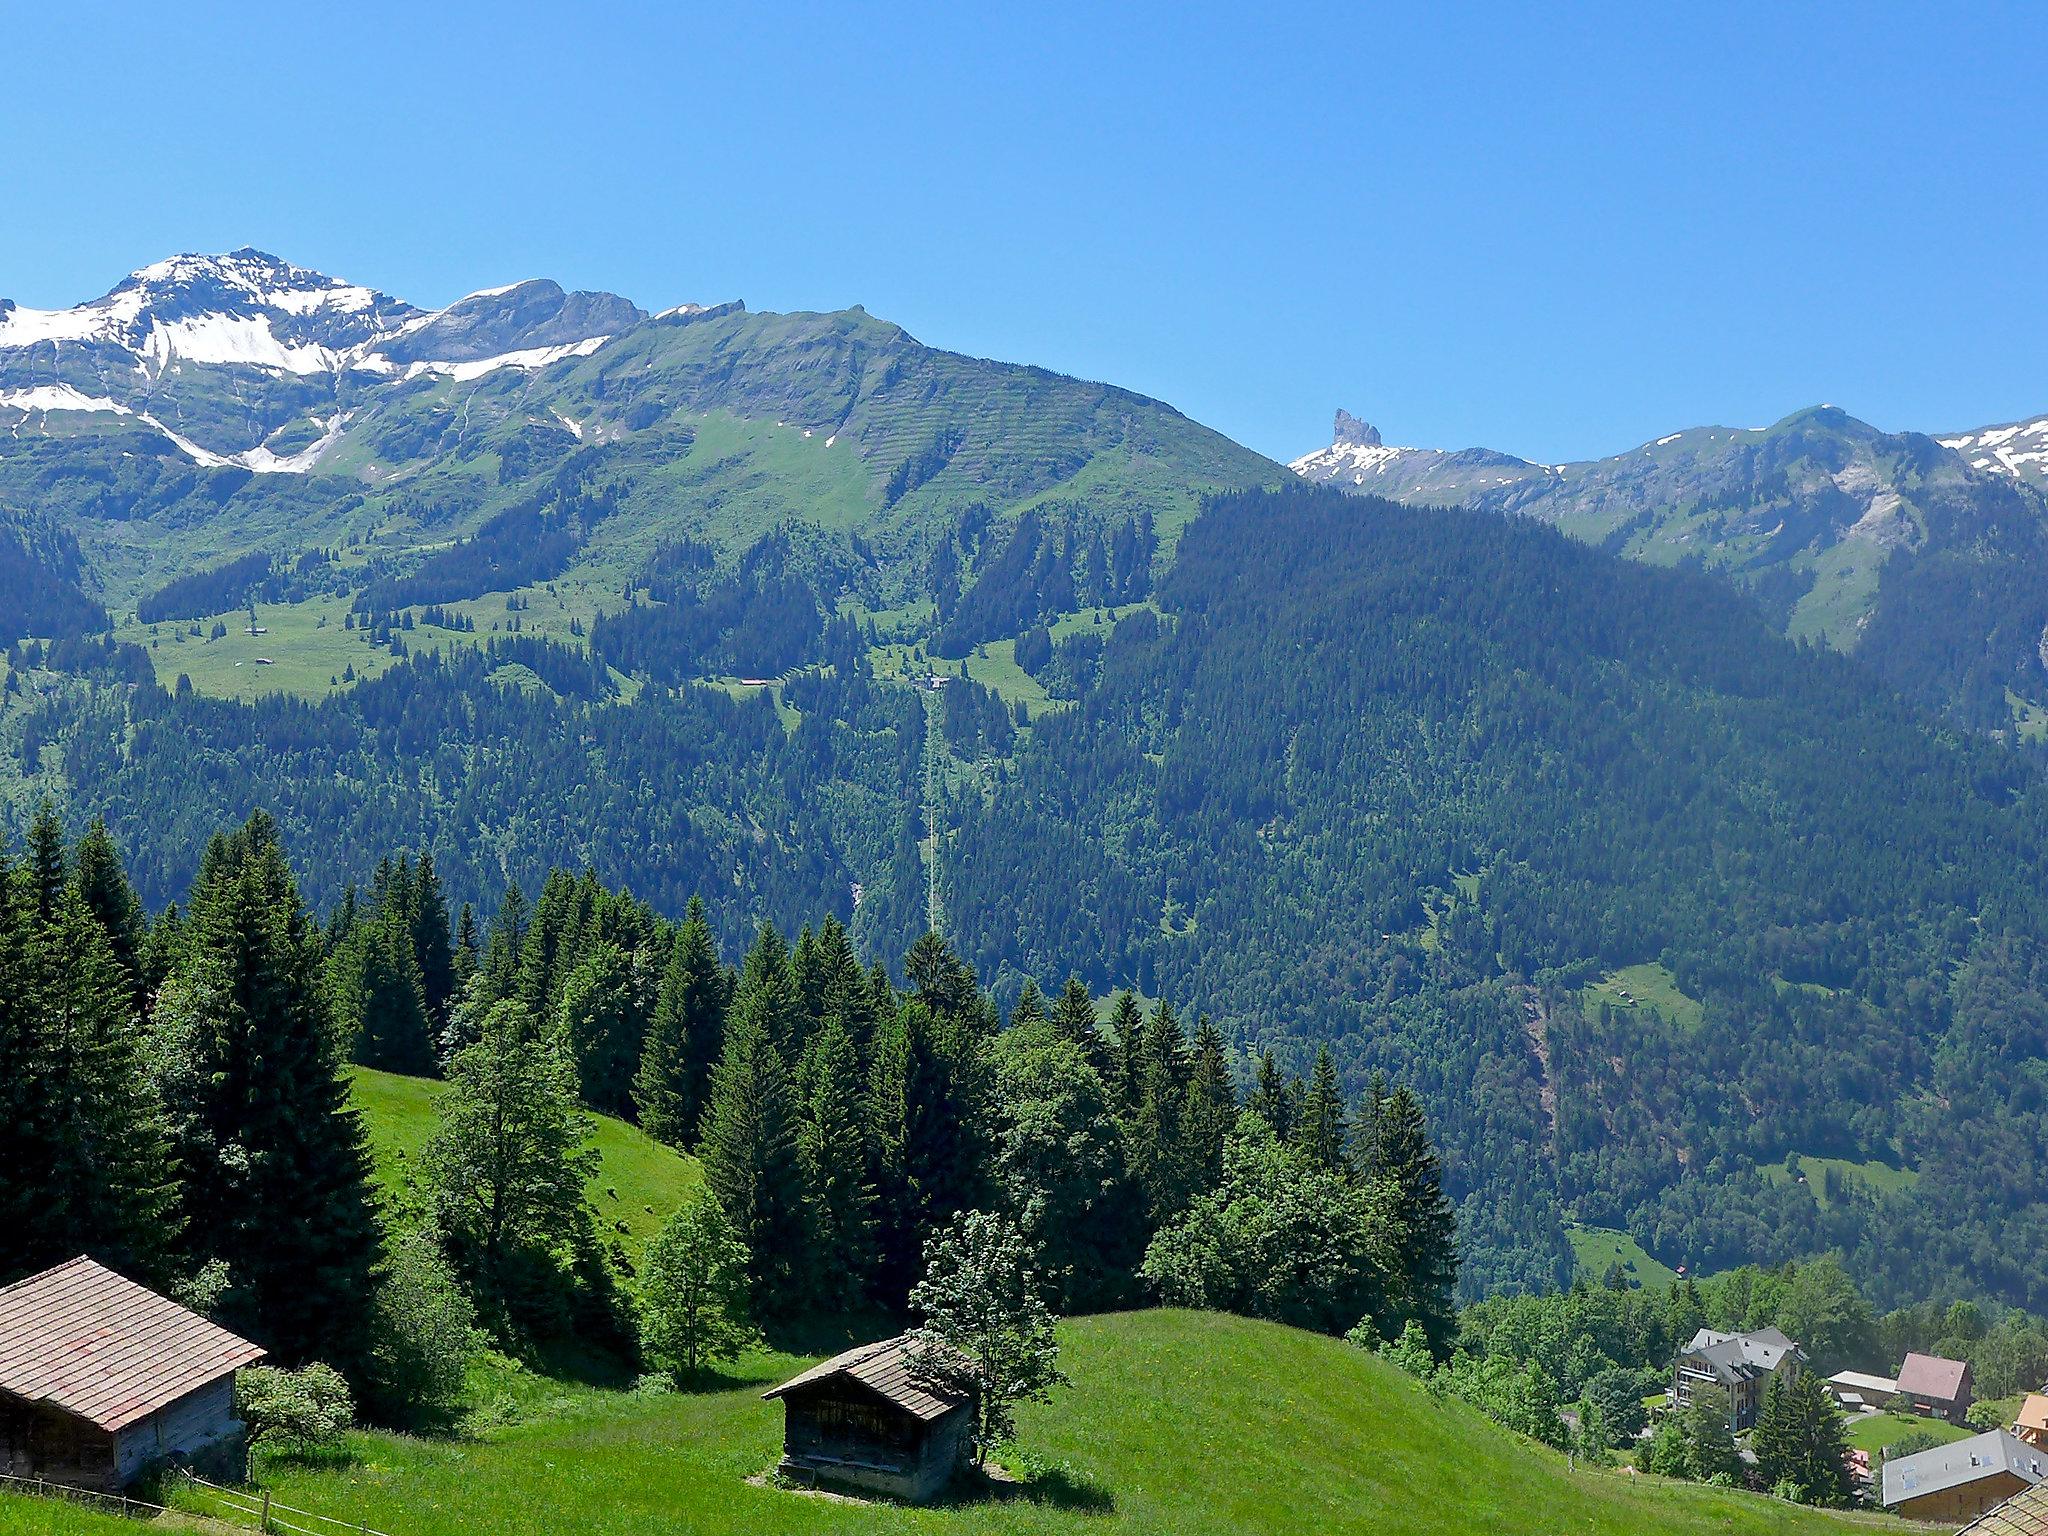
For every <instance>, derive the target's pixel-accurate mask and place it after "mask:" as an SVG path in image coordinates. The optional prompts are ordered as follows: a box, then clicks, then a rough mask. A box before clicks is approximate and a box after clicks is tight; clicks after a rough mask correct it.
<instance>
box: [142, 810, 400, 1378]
mask: <svg viewBox="0 0 2048 1536" xmlns="http://www.w3.org/2000/svg"><path fill="white" fill-rule="evenodd" d="M191 929H192V931H191V934H190V936H189V939H188V941H187V943H186V945H185V947H184V951H183V954H182V955H181V957H180V959H179V962H178V967H177V970H176V971H175V972H174V973H173V976H172V979H171V981H170V983H169V984H168V985H167V988H166V996H165V998H164V1000H163V1001H162V1003H161V1004H160V1005H159V1008H158V1021H159V1032H160V1034H162V1035H163V1037H164V1046H163V1048H161V1049H160V1052H159V1054H160V1057H161V1058H162V1059H163V1061H164V1062H165V1063H166V1065H167V1067H168V1075H169V1077H170V1079H171V1086H170V1088H169V1089H168V1091H166V1093H165V1100H166V1102H167V1103H168V1104H171V1105H173V1106H175V1107H176V1108H177V1109H178V1110H181V1111H182V1112H183V1134H182V1135H180V1136H178V1137H177V1138H176V1142H175V1144H176V1145H177V1146H178V1149H179V1152H180V1154H181V1162H182V1167H181V1173H182V1175H183V1179H184V1192H185V1201H184V1214H185V1231H186V1242H187V1245H188V1249H189V1250H190V1251H191V1252H192V1254H193V1256H194V1257H195V1258H200V1259H205V1258H220V1259H223V1260H225V1261H226V1263H227V1265H228V1267H229V1269H230V1271H231V1273H232V1275H233V1280H234V1288H233V1290H232V1291H231V1293H230V1295H229V1297H228V1300H227V1302H226V1304H225V1307H226V1311H227V1315H228V1316H229V1317H230V1318H231V1319H232V1320H233V1321H234V1322H235V1323H236V1324H237V1325H239V1326H240V1327H241V1328H242V1329H243V1331H245V1332H248V1333H249V1334H251V1335H252V1336H253V1337H255V1338H257V1339H259V1340H261V1341H262V1342H263V1343H264V1344H265V1345H266V1346H267V1347H268V1348H269V1349H270V1351H271V1353H272V1354H273V1355H274V1356H276V1357H277V1358H278V1359H279V1360H281V1361H284V1362H287V1363H289V1362H292V1361H298V1360H308V1359H321V1360H326V1361H328V1362H329V1363H330V1364H335V1365H339V1366H341V1367H342V1368H343V1369H349V1368H351V1367H353V1366H355V1365H357V1364H358V1363H359V1362H360V1361H362V1359H363V1358H364V1352H365V1349H366V1347H367V1342H368V1341H367V1329H368V1325H369V1317H370V1306H371V1303H372V1301H373V1299H374V1295H375V1288H374V1285H373V1281H372V1275H373V1273H374V1271H375V1268H376V1265H377V1263H378V1259H379V1253H380V1241H379V1235H378V1228H377V1222H376V1215H375V1207H374V1199H373V1196H372V1194H371V1187H370V1157H369V1151H368V1148H367V1145H366V1144H365V1140H364V1135H363V1128H362V1124H361V1122H360V1120H359V1119H358V1117H357V1115H356V1112H355V1110H354V1109H353V1108H352V1107H351V1106H350V1104H349V1088H348V1082H347V1079H346V1078H344V1077H343V1076H342V1071H341V1058H340V1053H339V1051H338V1050H337V1048H336V1044H335V1039H334V1030H333V1026H332V1023H331V1021H330V1019H329V1017H328V1012H327V1006H326V996H325V991H324V989H323V988H322V986H321V984H320V964H321V961H320V948H321V946H320V939H319V935H318V934H317V933H316V932H315V930H314V928H313V925H312V923H311V921H310V920H309V919H308V917H307V915H306V911H305V908H304V906H303V905H302V904H301V903H300V901H299V896H298V890H297V887H296V885H295V884H294V882H293V880H292V876H291V871H290V869H289V868H288V867H287V866H286V864H285V859H284V851H283V849H282V848H281V847H280V846H279V845H278V841H277V833H276V828H275V826H274V825H273V824H272V822H271V821H270V819H269V817H268V816H266V815H264V814H263V813H262V812H260V811H259V812H257V813H256V814H255V815H254V816H252V817H250V819H249V821H248V822H247V823H246V824H245V825H244V826H243V827H242V828H241V829H240V830H238V831H237V832H236V833H234V834H233V835H232V836H229V837H221V838H216V839H215V840H214V843H213V844H212V845H210V847H209V850H208V856H207V858H206V860H205V861H204V862H203V864H202V873H201V882H200V884H199V886H198V887H197V888H196V889H195V890H194V892H193V899H192V918H191Z"/></svg>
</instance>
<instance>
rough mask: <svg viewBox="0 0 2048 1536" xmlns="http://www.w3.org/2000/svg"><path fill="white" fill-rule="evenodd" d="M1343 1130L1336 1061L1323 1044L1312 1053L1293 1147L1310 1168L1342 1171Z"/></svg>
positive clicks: (1342, 1091) (1344, 1129) (1344, 1128)
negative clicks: (1312, 1064)
mask: <svg viewBox="0 0 2048 1536" xmlns="http://www.w3.org/2000/svg"><path fill="white" fill-rule="evenodd" d="M1346 1129H1347V1128H1346V1126H1345V1124H1344V1090H1343V1089H1342V1088H1341V1087H1340V1086H1338V1083H1337V1062H1336V1059H1335V1058H1334V1057H1333V1056H1331V1054H1330V1048H1329V1046H1327V1045H1324V1046H1322V1047H1321V1048H1320V1049H1318V1050H1317V1052H1316V1064H1315V1070H1314V1072H1313V1073H1312V1074H1311V1075H1310V1078H1309V1087H1308V1099H1307V1101H1306V1102H1305V1103H1304V1104H1303V1106H1302V1115H1301V1123H1300V1124H1299V1125H1297V1126H1296V1127H1295V1128H1294V1137H1293V1141H1294V1145H1295V1147H1296V1148H1297V1149H1298V1150H1299V1151H1300V1152H1301V1154H1302V1156H1303V1157H1305V1158H1307V1159H1308V1161H1309V1165H1310V1166H1311V1167H1314V1168H1320V1169H1322V1170H1323V1171H1324V1172H1326V1173H1339V1172H1343V1171H1345V1170H1346V1169H1348V1167H1349V1166H1350V1165H1349V1164H1348V1163H1347V1162H1346V1160H1345V1138H1346Z"/></svg>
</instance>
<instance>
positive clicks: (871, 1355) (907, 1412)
mask: <svg viewBox="0 0 2048 1536" xmlns="http://www.w3.org/2000/svg"><path fill="white" fill-rule="evenodd" d="M909 1347H910V1336H909V1335H908V1334H903V1335H900V1336H899V1337H897V1338H893V1339H883V1340H882V1341H881V1342H880V1343H877V1344H863V1345H861V1346H860V1347H859V1348H857V1349H849V1350H848V1351H846V1353H845V1354H843V1355H834V1356H833V1357H832V1358H831V1359H830V1360H827V1361H825V1362H824V1363H823V1364H822V1365H814V1366H812V1367H811V1368H810V1369H809V1370H808V1371H805V1372H804V1373H803V1374H802V1375H801V1376H796V1377H792V1378H791V1379H790V1380H788V1381H785V1382H784V1383H783V1384H782V1385H781V1386H779V1387H776V1388H774V1389H773V1390H771V1391H768V1392H764V1393H763V1394H762V1396H764V1397H768V1398H776V1399H780V1400H781V1403H782V1407H783V1430H782V1461H781V1464H780V1465H779V1466H778V1467H777V1468H776V1470H777V1471H778V1472H780V1473H782V1474H783V1475H784V1476H785V1477H791V1478H796V1479H800V1480H803V1481H807V1482H829V1483H838V1484H842V1485H844V1486H848V1487H853V1488H865V1489H870V1490H872V1491H874V1492H876V1493H885V1494H888V1495H889V1496H891V1497H892V1498H898V1499H908V1500H912V1501H914V1502H922V1501H923V1500H926V1499H929V1498H931V1497H932V1496H933V1495H934V1494H937V1493H938V1492H939V1491H940V1490H941V1489H943V1488H944V1487H945V1486H946V1484H947V1483H948V1482H950V1481H951V1480H952V1477H953V1474H954V1472H955V1471H957V1470H958V1469H959V1466H960V1463H961V1461H962V1460H963V1459H964V1458H965V1456H966V1454H967V1449H968V1446H969V1443H970V1441H971V1439H972V1433H973V1429H974V1398H973V1395H972V1394H971V1393H963V1392H954V1391H950V1390H947V1389H945V1388H941V1387H936V1386H933V1385H930V1384H927V1383H925V1382H921V1381H919V1380H917V1379H916V1378H915V1376H914V1375H913V1373H912V1371H911V1368H910V1360H909Z"/></svg>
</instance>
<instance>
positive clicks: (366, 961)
mask: <svg viewBox="0 0 2048 1536" xmlns="http://www.w3.org/2000/svg"><path fill="white" fill-rule="evenodd" d="M327 996H328V1007H329V1009H330V1011H331V1012H332V1014H333V1016H334V1027H335V1030H336V1032H337V1034H338V1036H339V1038H340V1039H341V1040H342V1042H343V1044H344V1046H345V1048H346V1049H347V1050H348V1051H349V1053H350V1054H351V1056H352V1057H353V1058H354V1059H355V1060H356V1061H358V1062H360V1063H361V1064H362V1065H364V1066H366V1067H375V1068H377V1069H378V1070H380V1071H384V1072H403V1073H408V1074H411V1075H414V1076H425V1075H426V1074H428V1073H431V1072H432V1071H433V1070H434V1068H435V1064H436V1058H435V1051H434V1032H433V1028H432V1023H431V1021H430V1019H429V1016H428V1013H427V999H426V990H425V988H424V987H423V986H422V985H421V982H420V968H419V961H418V960H417V959H416V958H415V957H414V954H413V948H412V934H411V931H410V925H409V924H408V923H407V922H406V920H405V915H404V914H403V913H402V912H398V911H383V912H379V913H378V914H376V916H375V917H373V918H371V919H370V920H369V921H367V922H363V921H359V922H357V923H356V924H355V925H354V926H353V927H352V928H351V929H350V930H349V934H348V937H347V938H346V939H344V940H343V941H342V943H341V947H340V948H338V949H337V950H335V951H334V953H333V954H332V955H330V956H329V957H328V960H327Z"/></svg>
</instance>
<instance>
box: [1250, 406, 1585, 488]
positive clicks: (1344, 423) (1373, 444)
mask: <svg viewBox="0 0 2048 1536" xmlns="http://www.w3.org/2000/svg"><path fill="white" fill-rule="evenodd" d="M1288 467H1289V468H1290V469H1292V470H1293V471H1294V472H1295V473H1296V474H1297V475H1300V476H1301V477H1302V478H1303V479H1304V480H1313V481H1315V482H1317V483H1318V484H1321V483H1325V482H1334V483H1336V484H1338V485H1340V486H1342V487H1343V488H1344V489H1345V490H1347V491H1362V492H1365V493H1367V494H1369V495H1373V496H1384V497H1386V498H1387V499H1388V500H1390V501H1418V502H1431V501H1435V502H1463V501H1465V500H1467V499H1468V498H1470V497H1471V496H1473V495H1476V494H1477V493H1479V492H1481V491H1490V490H1499V489H1500V488H1502V487H1505V486H1516V485H1525V484H1534V485H1537V486H1542V485H1545V484H1547V483H1548V482H1549V481H1550V480H1551V479H1552V478H1553V477H1555V476H1557V475H1558V474H1559V473H1560V471H1559V470H1557V469H1554V468H1552V467H1551V466H1550V465H1547V464H1532V463H1530V462H1529V461H1528V460H1527V459H1518V458H1516V457H1514V456H1513V455H1512V454H1506V453H1495V452H1494V451H1493V450H1492V449H1491V448H1461V449H1458V450H1456V451H1451V450H1446V449H1442V448H1390V447H1388V446H1387V445H1386V444H1385V443H1384V442H1382V441H1381V439H1380V433H1379V429H1378V428H1377V427H1375V426H1373V425H1372V424H1371V423H1369V422H1364V421H1360V420H1359V419H1358V418H1357V417H1356V416H1353V415H1352V414H1351V413H1350V412H1349V411H1344V410H1340V411H1338V412H1337V424H1336V430H1335V435H1334V438H1333V440H1332V442H1331V444H1330V446H1329V447H1327V448H1319V449H1317V450H1316V451H1315V452H1314V453H1307V454H1303V455H1302V456H1301V457H1300V458H1298V459H1296V460H1295V461H1294V462H1293V463H1292V464H1290V465H1289V466H1288Z"/></svg>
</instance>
